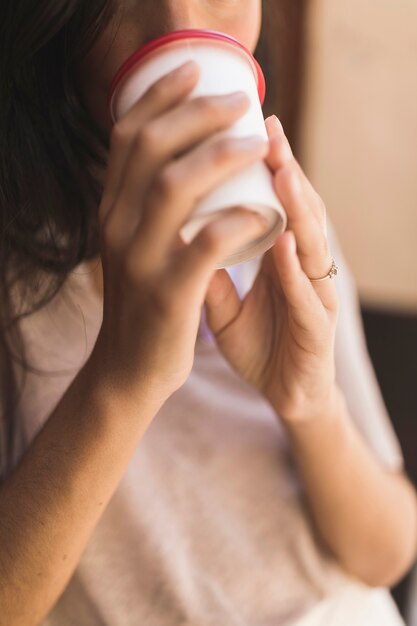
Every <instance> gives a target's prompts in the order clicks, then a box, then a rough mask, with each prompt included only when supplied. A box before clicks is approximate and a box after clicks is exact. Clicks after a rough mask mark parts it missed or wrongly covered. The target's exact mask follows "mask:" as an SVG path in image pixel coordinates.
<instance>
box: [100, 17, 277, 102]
mask: <svg viewBox="0 0 417 626" xmlns="http://www.w3.org/2000/svg"><path fill="white" fill-rule="evenodd" d="M181 39H215V40H218V41H222V42H225V43H228V44H231V45H233V46H237V47H238V48H240V49H241V50H243V51H244V52H245V53H246V55H247V56H248V57H249V59H250V61H251V63H252V66H253V67H254V70H255V74H256V82H257V87H258V95H259V100H260V103H261V105H262V104H263V103H264V100H265V91H266V86H265V77H264V75H263V72H262V69H261V66H260V65H259V63H258V62H257V60H256V59H255V57H254V56H253V54H252V53H251V52H250V50H248V49H247V48H246V47H245V46H244V45H243V44H242V43H240V41H238V40H237V39H235V38H234V37H232V36H231V35H226V34H225V33H222V32H220V31H217V30H199V29H192V28H189V29H186V30H177V31H174V32H172V33H168V34H166V35H162V36H161V37H157V38H156V39H152V40H151V41H149V42H148V43H147V44H145V45H144V46H142V47H141V48H139V49H138V50H136V52H134V53H133V54H132V55H131V56H130V57H129V58H128V59H127V60H126V61H125V62H124V63H123V65H122V66H121V67H120V68H119V70H118V71H117V73H116V75H115V77H114V78H113V80H112V82H111V85H110V89H109V93H108V97H107V106H108V108H109V110H111V102H112V99H113V96H114V94H115V91H116V89H117V87H118V86H119V85H120V83H121V81H122V80H123V79H124V78H125V77H126V75H127V74H128V73H129V71H130V70H131V69H132V67H133V66H134V65H136V63H137V62H138V61H139V60H140V59H143V58H144V57H145V56H147V55H148V54H150V53H151V52H154V51H155V50H157V49H158V48H160V47H161V46H163V45H165V44H167V43H172V42H174V41H180V40H181Z"/></svg>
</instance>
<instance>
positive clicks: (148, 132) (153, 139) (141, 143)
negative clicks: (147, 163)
mask: <svg viewBox="0 0 417 626" xmlns="http://www.w3.org/2000/svg"><path fill="white" fill-rule="evenodd" d="M134 141H135V149H136V150H138V151H139V152H143V153H144V154H149V153H152V152H155V148H156V146H157V145H158V144H159V142H160V137H159V131H158V128H157V126H156V124H155V123H152V122H151V123H150V124H147V125H146V126H144V127H143V128H141V129H140V131H139V132H138V133H137V134H136V136H135V140H134Z"/></svg>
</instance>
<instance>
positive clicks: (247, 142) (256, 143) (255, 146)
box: [238, 135, 268, 150]
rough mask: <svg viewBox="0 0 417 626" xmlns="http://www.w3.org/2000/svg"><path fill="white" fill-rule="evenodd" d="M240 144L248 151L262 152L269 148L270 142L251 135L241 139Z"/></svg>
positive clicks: (239, 139)
mask: <svg viewBox="0 0 417 626" xmlns="http://www.w3.org/2000/svg"><path fill="white" fill-rule="evenodd" d="M238 142H239V144H241V145H242V147H243V148H247V149H248V150H260V149H261V148H266V147H267V146H268V141H267V140H266V139H264V138H263V137H261V136H260V135H250V136H249V137H239V138H238Z"/></svg>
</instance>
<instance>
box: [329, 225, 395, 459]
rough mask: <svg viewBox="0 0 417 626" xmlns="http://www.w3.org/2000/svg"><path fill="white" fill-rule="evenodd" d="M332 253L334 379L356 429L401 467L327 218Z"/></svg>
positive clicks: (349, 279)
mask: <svg viewBox="0 0 417 626" xmlns="http://www.w3.org/2000/svg"><path fill="white" fill-rule="evenodd" d="M327 229H328V232H327V235H328V241H329V246H330V250H331V253H332V255H333V257H334V260H335V262H336V265H337V266H338V267H339V269H340V271H339V273H338V275H337V277H335V278H334V279H333V280H335V285H336V289H337V293H338V296H339V301H340V310H339V317H338V322H337V328H336V341H335V352H336V380H337V383H338V385H339V386H340V388H341V390H342V391H343V393H344V395H345V398H346V403H347V406H348V409H349V412H350V414H351V416H352V419H353V420H354V422H355V424H356V426H357V428H358V430H359V431H360V432H361V434H362V435H363V437H364V438H365V440H366V441H367V443H368V444H369V446H370V447H371V449H372V450H373V451H374V452H375V454H376V455H377V457H378V458H379V460H380V461H381V462H382V463H383V465H384V466H385V467H387V468H388V469H392V470H401V469H403V467H404V459H403V454H402V451H401V446H400V444H399V441H398V438H397V436H396V433H395V430H394V427H393V424H392V422H391V419H390V416H389V414H388V411H387V408H386V406H385V403H384V400H383V396H382V392H381V389H380V387H379V384H378V381H377V378H376V374H375V370H374V368H373V365H372V362H371V359H370V355H369V352H368V348H367V344H366V338H365V333H364V327H363V322H362V317H361V310H360V302H359V297H358V292H357V287H356V285H355V282H354V279H353V276H352V274H351V271H350V269H349V267H348V265H347V262H346V259H345V258H344V255H343V252H342V249H341V246H340V243H339V241H338V238H337V235H336V232H335V229H334V227H333V225H332V224H331V223H330V222H329V220H328V222H327Z"/></svg>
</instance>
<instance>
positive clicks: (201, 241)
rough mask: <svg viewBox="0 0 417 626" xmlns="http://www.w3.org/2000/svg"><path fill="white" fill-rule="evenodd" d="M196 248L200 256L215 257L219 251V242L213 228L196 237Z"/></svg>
mask: <svg viewBox="0 0 417 626" xmlns="http://www.w3.org/2000/svg"><path fill="white" fill-rule="evenodd" d="M196 244H197V247H198V249H199V250H200V252H201V253H202V254H207V255H209V256H212V255H216V254H218V253H219V252H220V250H221V240H220V238H219V236H218V233H217V231H216V229H215V228H214V227H211V228H206V229H204V230H203V232H202V233H201V234H200V235H198V237H197V242H196Z"/></svg>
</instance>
